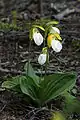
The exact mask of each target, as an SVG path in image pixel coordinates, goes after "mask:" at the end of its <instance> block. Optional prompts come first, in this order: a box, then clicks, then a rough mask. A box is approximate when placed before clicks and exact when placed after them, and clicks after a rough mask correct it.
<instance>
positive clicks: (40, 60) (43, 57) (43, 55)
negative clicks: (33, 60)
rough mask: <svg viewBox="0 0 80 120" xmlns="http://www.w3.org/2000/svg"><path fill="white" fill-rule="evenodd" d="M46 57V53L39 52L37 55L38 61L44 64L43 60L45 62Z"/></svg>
mask: <svg viewBox="0 0 80 120" xmlns="http://www.w3.org/2000/svg"><path fill="white" fill-rule="evenodd" d="M46 57H47V54H40V55H39V57H38V63H39V64H40V65H43V64H45V62H46Z"/></svg>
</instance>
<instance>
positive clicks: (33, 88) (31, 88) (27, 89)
mask: <svg viewBox="0 0 80 120" xmlns="http://www.w3.org/2000/svg"><path fill="white" fill-rule="evenodd" d="M20 88H21V90H22V92H23V93H24V94H26V95H28V96H29V97H30V98H31V99H32V100H34V101H35V100H36V102H37V101H38V89H39V88H38V86H37V85H36V84H35V82H34V80H33V79H32V78H30V77H29V76H26V79H21V80H20Z"/></svg>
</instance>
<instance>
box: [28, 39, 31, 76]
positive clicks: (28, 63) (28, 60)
mask: <svg viewBox="0 0 80 120" xmlns="http://www.w3.org/2000/svg"><path fill="white" fill-rule="evenodd" d="M30 49H31V40H30V42H29V50H28V54H29V55H28V66H27V75H28V73H29V64H30Z"/></svg>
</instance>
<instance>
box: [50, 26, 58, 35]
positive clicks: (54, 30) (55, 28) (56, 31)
mask: <svg viewBox="0 0 80 120" xmlns="http://www.w3.org/2000/svg"><path fill="white" fill-rule="evenodd" d="M50 32H51V33H58V34H60V30H59V29H58V28H57V27H52V29H51V31H50Z"/></svg>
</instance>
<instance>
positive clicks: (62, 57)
mask: <svg viewBox="0 0 80 120" xmlns="http://www.w3.org/2000/svg"><path fill="white" fill-rule="evenodd" d="M46 1H48V0H46ZM34 5H35V4H33V6H32V7H33V8H35V7H34ZM43 5H44V6H45V9H43V10H44V16H49V17H51V18H52V19H53V18H56V19H57V20H59V22H60V24H59V28H60V29H61V37H62V38H63V49H62V51H61V52H60V53H58V54H55V55H54V54H53V52H51V54H50V63H49V67H48V71H50V72H54V71H68V72H69V71H76V72H77V74H78V79H80V1H78V0H69V1H66V2H64V3H61V4H60V3H55V4H54V5H55V9H54V8H53V5H52V8H50V3H49V1H48V2H44V4H43ZM62 6H63V7H62ZM29 8H31V7H29ZM43 8H44V7H43ZM54 10H55V11H56V12H57V13H56V14H57V15H55V14H54V13H55V12H54ZM29 11H30V10H29ZM29 16H30V19H31V17H35V16H37V13H36V12H33V13H32V14H31V15H30V13H29ZM26 34H27V33H26V31H22V32H20V31H16V32H15V31H10V32H7V33H3V35H2V31H1V32H0V60H1V61H0V79H1V81H0V84H1V83H2V81H3V78H4V76H5V78H6V77H7V76H11V75H17V74H20V73H21V72H22V71H23V67H24V64H25V63H26V62H27V60H28V41H27V39H26V38H27V37H26ZM41 48H42V47H37V46H36V45H35V44H34V43H32V47H31V51H30V52H31V55H30V57H31V59H32V61H31V63H32V65H33V67H34V68H35V70H36V69H38V71H40V66H39V65H38V63H37V56H38V55H39V54H40V51H41ZM51 104H52V103H51ZM35 112H36V110H35V108H34V107H33V106H31V105H27V103H25V101H23V100H22V98H20V97H19V96H17V95H16V94H14V93H13V92H10V91H0V120H32V119H31V116H32V115H33V114H34V113H35ZM35 116H36V117H35V118H34V119H33V120H49V116H50V112H49V111H46V110H43V111H41V112H39V113H37V114H36V115H35ZM79 119H80V118H79ZM75 120H76V119H75ZM77 120H78V119H77Z"/></svg>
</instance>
